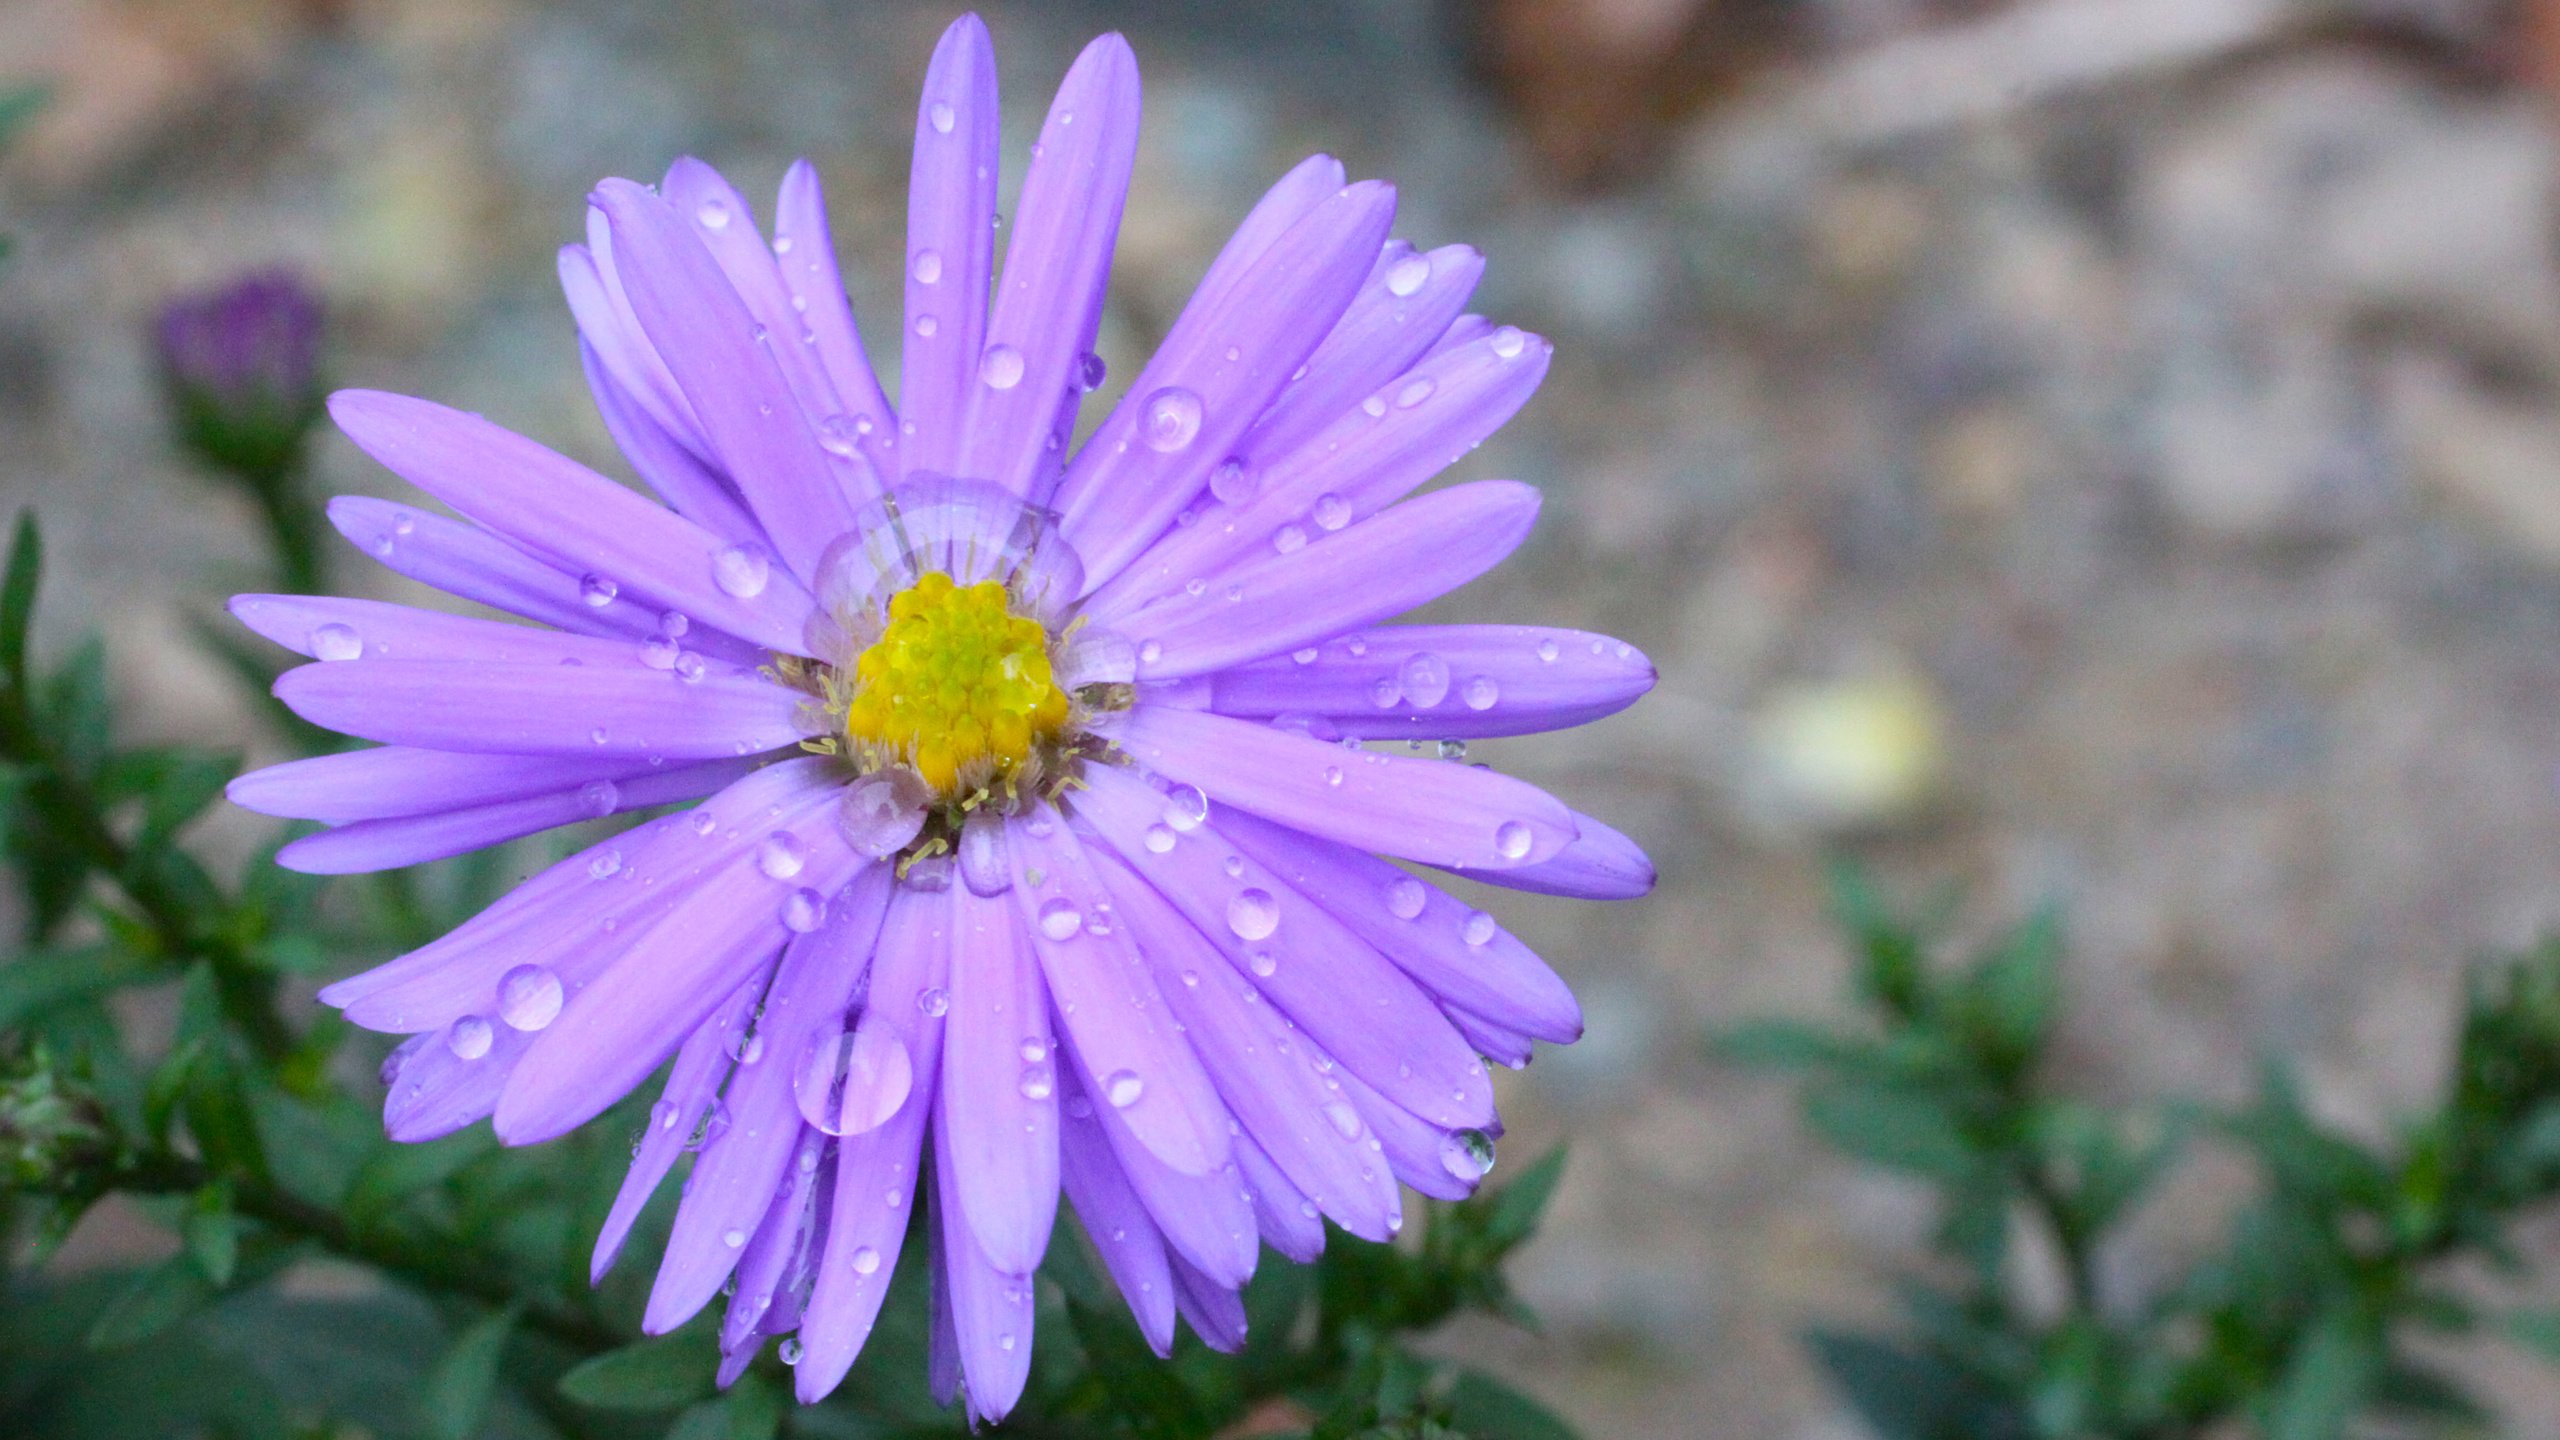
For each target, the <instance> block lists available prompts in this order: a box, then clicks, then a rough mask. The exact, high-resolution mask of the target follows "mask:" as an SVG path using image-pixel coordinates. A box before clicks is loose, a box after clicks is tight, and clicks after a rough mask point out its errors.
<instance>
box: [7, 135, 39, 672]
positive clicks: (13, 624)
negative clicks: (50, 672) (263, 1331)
mask: <svg viewBox="0 0 2560 1440" xmlns="http://www.w3.org/2000/svg"><path fill="white" fill-rule="evenodd" d="M22 93H23V92H22ZM13 98H14V97H13ZM10 103H11V102H10V101H0V115H6V114H7V113H8V109H9V105H10ZM0 128H5V127H0ZM43 577H44V537H43V536H42V535H41V534H40V533H38V531H37V530H36V516H35V512H34V511H32V510H21V511H19V512H18V526H17V530H16V533H14V534H13V535H11V537H10V539H9V563H8V568H7V570H6V572H5V575H0V678H6V679H7V680H8V682H9V683H10V684H12V685H15V686H17V687H18V688H19V690H20V692H21V693H23V692H24V691H25V689H26V684H27V628H28V626H29V625H31V624H33V623H34V621H35V613H36V586H37V584H38V583H39V582H40V581H41V580H42V579H43Z"/></svg>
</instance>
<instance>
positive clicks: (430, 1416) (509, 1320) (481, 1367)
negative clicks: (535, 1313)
mask: <svg viewBox="0 0 2560 1440" xmlns="http://www.w3.org/2000/svg"><path fill="white" fill-rule="evenodd" d="M517 1313H518V1311H517V1309H516V1308H515V1307H513V1306H510V1307H508V1308H507V1309H504V1310H501V1311H498V1312H497V1313H496V1314H493V1315H484V1316H482V1317H480V1318H479V1319H477V1320H474V1321H473V1322H471V1323H470V1324H469V1325H466V1326H464V1327H463V1330H462V1333H461V1334H459V1335H456V1336H455V1337H453V1343H452V1344H451V1345H449V1346H447V1347H446V1348H445V1352H444V1354H443V1355H442V1356H441V1357H440V1358H438V1359H437V1361H436V1365H435V1368H434V1369H433V1370H430V1371H428V1372H427V1378H426V1380H425V1382H424V1383H423V1384H422V1385H421V1386H420V1388H419V1394H418V1408H419V1413H420V1416H421V1418H422V1419H423V1420H424V1422H425V1426H426V1433H427V1435H428V1437H429V1440H471V1437H472V1436H475V1435H478V1434H480V1433H481V1430H482V1428H483V1425H484V1423H485V1422H486V1421H487V1419H488V1415H489V1402H490V1401H491V1400H492V1399H494V1398H495V1397H496V1396H497V1393H498V1361H499V1359H500V1358H501V1357H503V1356H504V1355H505V1354H506V1349H507V1336H508V1334H509V1332H511V1331H513V1330H514V1328H515V1323H516V1316H517Z"/></svg>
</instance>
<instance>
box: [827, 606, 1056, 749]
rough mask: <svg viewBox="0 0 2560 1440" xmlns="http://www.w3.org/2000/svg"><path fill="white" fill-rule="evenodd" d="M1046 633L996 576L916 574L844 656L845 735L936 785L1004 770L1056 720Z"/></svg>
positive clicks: (1050, 732)
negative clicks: (848, 688)
mask: <svg viewBox="0 0 2560 1440" xmlns="http://www.w3.org/2000/svg"><path fill="white" fill-rule="evenodd" d="M1048 642H1049V636H1048V632H1047V631H1045V630H1043V629H1042V628H1041V626H1040V622H1039V621H1037V620H1031V619H1026V618H1024V617H1022V616H1019V615H1016V614H1014V613H1013V611H1012V607H1011V602H1010V597H1008V596H1007V595H1006V593H1005V588H1004V586H1003V585H1002V584H1000V583H998V582H997V581H993V580H981V581H979V582H978V583H977V584H975V585H968V586H960V585H954V584H952V583H951V577H950V576H948V575H944V574H941V573H939V572H936V573H932V574H928V575H925V576H924V577H922V578H921V579H919V580H917V581H916V583H915V584H914V585H913V586H911V587H909V588H908V589H906V590H904V591H902V592H900V593H899V594H898V595H896V596H895V597H893V598H892V599H891V600H890V601H889V626H888V629H887V630H886V631H884V632H883V633H882V634H881V636H880V638H879V639H878V640H876V641H873V642H872V644H871V646H870V648H869V649H866V650H864V651H863V652H862V654H861V655H860V656H859V657H857V658H856V659H855V661H854V682H855V688H854V693H853V699H852V703H851V704H850V705H848V706H847V707H846V710H845V717H844V728H845V734H846V735H847V737H849V738H850V739H851V740H852V741H853V742H854V743H855V744H856V745H858V746H866V745H867V746H870V747H873V748H874V749H875V750H877V751H879V752H885V754H887V755H891V756H895V757H896V758H898V759H901V760H903V761H904V762H905V763H907V764H909V765H911V766H913V767H914V768H915V771H916V773H917V774H919V775H921V776H923V777H924V781H925V783H926V784H928V785H931V786H932V787H933V788H934V791H935V793H936V794H939V795H942V796H945V797H950V796H953V795H955V794H956V793H957V792H958V791H959V790H960V789H961V786H962V782H963V781H964V780H967V781H969V782H970V783H971V784H985V783H990V782H992V781H993V780H996V779H999V778H1002V777H1005V776H1009V775H1011V774H1013V773H1014V771H1015V770H1017V769H1019V768H1020V767H1021V766H1022V764H1023V763H1024V762H1025V761H1026V760H1028V759H1030V758H1031V754H1032V747H1033V746H1035V745H1037V744H1039V743H1040V742H1041V741H1044V740H1047V739H1049V738H1050V737H1051V736H1053V735H1054V734H1056V732H1057V731H1058V729H1059V727H1060V726H1062V725H1064V724H1065V723H1066V721H1067V711H1068V706H1067V695H1066V692H1065V691H1063V690H1060V689H1059V688H1058V684H1057V681H1056V680H1054V679H1052V678H1051V677H1050V674H1049V643H1048Z"/></svg>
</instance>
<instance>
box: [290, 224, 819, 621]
mask: <svg viewBox="0 0 2560 1440" xmlns="http://www.w3.org/2000/svg"><path fill="white" fill-rule="evenodd" d="M704 263H705V264H708V263H709V262H708V259H707V258H706V260H705V262H704ZM696 348H702V347H696ZM329 414H330V415H331V417H332V418H334V419H335V420H336V421H337V422H338V428H339V429H341V430H344V431H345V432H346V433H347V437H348V438H349V439H351V440H353V441H355V442H356V444H357V445H358V446H360V447H362V448H363V450H364V451H365V453H366V454H368V455H371V456H372V457H373V458H374V459H376V460H379V461H381V462H382V463H383V464H384V465H386V466H388V467H390V469H391V470H392V471H393V472H394V473H396V474H398V475H399V476H400V477H401V478H402V479H404V480H407V481H408V482H409V483H410V484H412V485H415V486H417V487H418V488H419V489H421V490H424V491H426V492H427V493H428V494H430V495H433V496H435V497H436V498H437V499H439V500H442V501H443V502H445V503H446V504H448V505H451V506H452V507H453V508H454V509H456V510H459V511H461V512H462V513H463V514H464V515H466V516H469V517H470V518H471V519H473V520H475V521H478V522H479V523H481V524H483V525H486V526H488V527H489V528H490V529H492V530H495V531H497V532H498V533H500V534H502V535H505V536H506V537H508V538H509V539H510V540H513V541H515V542H516V543H517V544H520V545H522V546H524V547H525V548H526V549H527V550H529V551H531V552H532V553H533V554H534V555H536V556H537V557H540V558H543V559H546V560H548V561H550V562H551V563H553V564H555V565H557V566H559V567H561V568H562V569H563V570H567V571H573V572H577V573H581V574H588V573H591V574H594V575H595V576H597V577H598V578H599V579H601V580H603V581H606V582H609V583H610V584H612V585H613V586H614V587H616V593H617V594H628V595H631V596H635V597H639V598H641V599H643V600H645V601H647V602H648V603H650V604H652V605H654V606H655V607H656V610H657V611H666V610H675V611H680V612H682V613H683V614H685V615H687V616H689V617H691V618H692V619H693V620H694V621H695V622H696V623H698V624H707V625H710V626H712V627H714V628H716V629H720V630H725V631H727V632H729V633H730V634H732V635H736V636H738V637H739V638H741V639H745V640H752V641H755V642H756V643H757V644H760V645H766V646H770V647H772V648H774V649H777V650H791V649H795V648H797V647H798V645H799V644H800V626H801V622H802V621H804V620H806V619H807V618H808V615H809V611H810V608H811V606H812V605H813V604H814V603H815V602H813V601H811V600H810V598H809V593H808V592H807V591H806V590H803V589H802V588H800V586H799V585H797V584H795V583H794V582H793V581H792V580H791V579H790V577H788V576H784V575H771V576H770V577H769V578H767V580H766V581H765V583H764V584H763V585H762V588H760V589H758V590H756V591H755V592H754V593H753V594H752V595H741V594H738V593H733V590H734V588H736V587H730V588H724V587H723V585H722V584H721V583H719V577H720V575H721V573H722V566H721V564H720V562H719V560H718V558H717V557H718V556H720V555H721V553H722V552H723V551H725V550H727V549H728V548H729V544H728V542H727V541H725V540H723V539H722V538H721V537H719V536H718V535H715V534H713V533H711V532H710V531H708V530H705V529H703V528H702V527H701V526H699V525H696V524H694V523H693V522H692V521H690V520H687V519H685V518H684V517H683V516H681V515H678V514H677V513H675V512H674V511H672V510H669V509H667V508H666V507H665V506H662V505H656V504H652V503H651V502H650V501H648V500H646V499H644V498H642V497H641V496H639V495H636V494H634V493H632V492H631V491H629V490H626V489H624V488H623V487H621V486H619V485H616V484H614V483H613V482H612V481H610V480H607V479H606V478H604V477H603V476H601V475H598V474H597V473H595V472H594V471H592V470H589V469H587V468H586V467H585V466H583V465H579V464H577V463H575V462H574V461H571V460H569V459H566V458H565V457H563V456H560V455H557V454H555V453H553V452H552V451H550V450H546V449H544V448H543V447H542V446H540V445H536V444H534V443H533V442H532V441H530V440H527V439H525V438H524V437H523V436H521V435H517V434H514V433H512V432H510V431H507V430H503V429H500V428H499V427H498V426H495V425H492V424H490V423H489V422H488V421H486V420H482V419H479V418H477V417H475V416H471V415H466V414H463V413H462V412H461V411H459V410H451V409H447V408H446V407H444V406H442V405H437V404H435V403H433V402H431V401H426V400H415V399H411V398H409V397H407V396H404V395H388V394H384V393H382V392H380V391H373V390H341V391H339V392H338V393H337V394H335V395H332V396H330V397H329ZM765 428H766V429H767V430H768V431H772V432H775V433H779V432H781V431H782V430H783V429H784V428H785V427H783V426H779V425H767V426H766V427H765ZM732 468H733V469H734V468H736V467H734V466H733V467H732ZM749 473H760V472H749ZM758 513H759V515H762V516H763V518H764V519H765V520H766V521H767V522H768V523H767V524H766V526H765V528H766V529H767V530H768V531H772V530H773V529H774V528H775V527H774V526H773V525H772V524H771V523H770V522H771V520H772V518H773V517H772V516H770V515H765V514H764V512H762V511H759V512H758ZM776 538H777V539H780V538H782V537H780V536H779V535H777V536H776ZM653 613H654V612H653Z"/></svg>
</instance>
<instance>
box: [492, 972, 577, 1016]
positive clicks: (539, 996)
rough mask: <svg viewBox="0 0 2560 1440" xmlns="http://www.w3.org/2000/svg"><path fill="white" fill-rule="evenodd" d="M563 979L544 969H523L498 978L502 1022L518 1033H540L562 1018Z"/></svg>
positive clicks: (499, 1008) (499, 1013)
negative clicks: (538, 1031)
mask: <svg viewBox="0 0 2560 1440" xmlns="http://www.w3.org/2000/svg"><path fill="white" fill-rule="evenodd" d="M562 998H563V996H562V992H561V987H560V977H559V976H557V975H554V974H552V973H551V971H550V970H549V969H547V968H546V967H544V966H540V965H519V966H517V967H516V968H514V969H513V970H510V971H508V972H507V973H506V974H504V975H502V976H500V977H498V1018H499V1019H501V1020H504V1021H506V1022H507V1024H508V1025H509V1026H510V1027H512V1028H514V1029H517V1030H539V1029H541V1028H542V1027H543V1026H545V1025H548V1024H550V1023H551V1022H552V1021H554V1020H556V1019H558V1018H559V1017H560V1002H561V1000H562Z"/></svg>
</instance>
